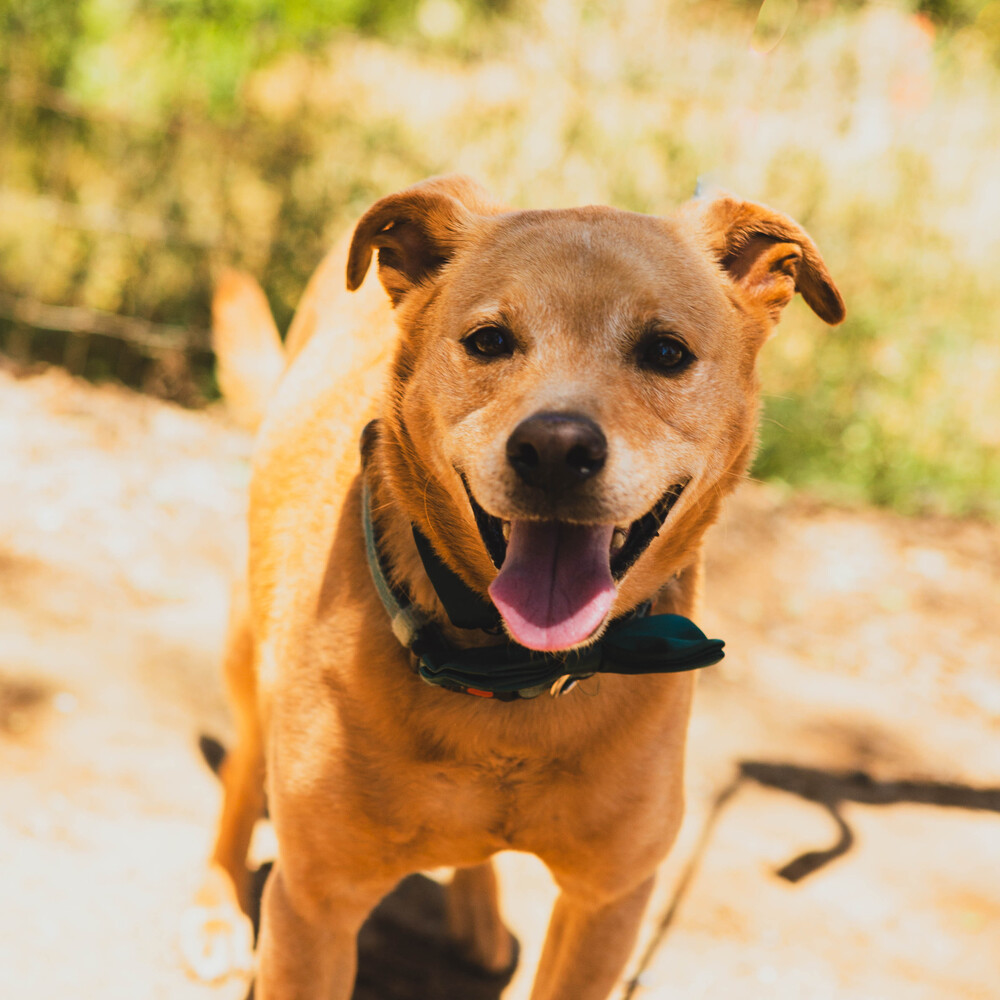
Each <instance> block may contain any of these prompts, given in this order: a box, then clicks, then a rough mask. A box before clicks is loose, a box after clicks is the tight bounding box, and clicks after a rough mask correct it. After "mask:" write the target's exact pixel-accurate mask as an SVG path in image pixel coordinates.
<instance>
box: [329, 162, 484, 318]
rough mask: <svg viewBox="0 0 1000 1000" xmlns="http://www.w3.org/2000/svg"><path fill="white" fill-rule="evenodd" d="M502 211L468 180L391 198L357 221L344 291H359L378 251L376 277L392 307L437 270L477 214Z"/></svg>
mask: <svg viewBox="0 0 1000 1000" xmlns="http://www.w3.org/2000/svg"><path fill="white" fill-rule="evenodd" d="M502 210H503V209H502V206H500V205H498V204H496V203H495V202H494V201H493V200H492V199H491V198H490V196H489V194H488V193H487V192H486V191H485V190H484V189H483V188H482V187H480V185H479V184H477V183H476V182H475V181H474V180H472V179H471V178H469V177H463V176H461V175H460V174H452V175H449V176H447V177H432V178H431V179H430V180H427V181H424V182H423V183H421V184H416V185H414V186H413V187H410V188H406V190H404V191H400V192H398V193H397V194H391V195H389V196H388V197H386V198H383V199H382V200H381V201H377V202H375V204H374V205H372V207H371V208H370V209H368V211H367V212H365V214H364V215H363V216H362V217H361V220H360V221H359V222H358V225H357V227H356V228H355V230H354V237H353V239H352V240H351V250H350V253H349V254H348V257H347V287H348V288H349V289H350V290H351V291H352V292H353V291H354V290H355V289H357V288H359V287H360V286H361V282H362V281H364V280H365V275H366V274H367V273H368V267H369V265H370V264H371V259H372V251H373V250H378V276H379V280H380V281H381V282H382V285H383V286H384V288H385V290H386V291H387V292H388V293H389V297H390V298H391V299H392V304H393V305H394V306H395V305H398V304H399V302H400V300H401V299H402V298H403V297H404V296H405V295H406V293H407V292H409V291H410V290H411V289H412V288H414V286H416V285H419V284H420V283H421V282H423V281H426V280H427V279H428V278H430V277H431V276H433V275H434V274H435V273H436V272H437V271H438V270H439V269H440V268H441V267H443V266H444V265H445V264H446V263H447V262H448V260H449V258H450V257H451V256H452V254H453V253H454V252H455V250H456V249H457V248H458V246H459V245H460V244H461V242H462V240H463V239H464V238H465V237H466V235H467V234H468V233H469V231H470V230H471V228H472V226H473V224H474V222H475V218H476V216H477V215H479V216H483V215H496V214H498V213H499V212H501V211H502Z"/></svg>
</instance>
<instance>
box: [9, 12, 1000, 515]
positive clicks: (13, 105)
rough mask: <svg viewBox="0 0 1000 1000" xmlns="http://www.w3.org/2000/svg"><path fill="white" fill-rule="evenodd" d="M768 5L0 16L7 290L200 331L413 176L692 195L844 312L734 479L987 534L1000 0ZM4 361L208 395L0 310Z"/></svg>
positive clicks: (159, 361) (816, 332)
mask: <svg viewBox="0 0 1000 1000" xmlns="http://www.w3.org/2000/svg"><path fill="white" fill-rule="evenodd" d="M759 8H760V5H759V4H757V3H751V2H742V0H674V2H673V3H670V2H667V0H655V2H654V0H630V2H629V3H628V4H615V3H611V2H610V0H606V2H604V0H602V2H598V0H591V2H574V0H540V2H538V3H530V4H529V3H528V2H527V0H523V2H522V3H520V4H518V3H516V2H515V3H498V2H493V3H487V2H483V0H478V2H476V0H464V2H459V0H406V2H401V3H396V2H393V0H380V2H371V0H328V2H326V3H307V2H306V0H296V2H295V3H292V4H280V3H278V2H277V0H213V2H201V0H199V2H197V3H195V2H194V0H170V2H159V3H154V2H139V0H133V2H132V3H125V2H122V0H82V2H80V3H69V2H68V0H58V2H46V0H0V38H2V39H3V42H2V43H0V44H2V49H0V88H2V89H0V95H2V99H0V292H6V293H8V294H9V295H13V296H19V297H23V298H30V299H33V300H39V301H42V302H46V303H54V304H63V305H78V306H85V307H88V308H90V309H94V310H107V311H111V312H115V313H119V314H124V315H126V316H135V317H141V318H144V319H146V320H152V321H154V322H156V323H163V324H171V325H178V324H179V325H181V326H183V327H184V328H186V329H188V330H191V331H203V330H204V329H205V328H206V327H207V325H208V313H207V309H208V298H209V293H210V284H211V274H212V271H213V269H214V268H215V267H216V266H217V265H219V264H221V263H235V264H238V265H241V266H243V267H246V268H248V269H249V270H251V271H252V272H253V273H255V274H256V275H257V276H258V277H259V278H260V279H261V280H262V282H263V284H264V287H265V289H266V291H267V293H268V296H269V298H270V300H271V303H272V306H273V308H274V311H275V314H276V317H277V318H278V320H279V323H281V324H284V323H286V322H287V321H288V319H289V318H290V316H291V313H292V311H293V309H294V305H295V302H296V300H297V298H298V296H299V294H300V293H301V290H302V288H303V285H304V283H305V281H306V280H307V278H308V276H309V274H310V273H311V271H312V269H313V267H314V266H315V264H316V263H317V262H318V260H319V259H320V257H321V255H322V253H323V251H324V249H325V248H326V247H327V246H328V245H329V244H330V243H331V242H332V240H333V239H334V238H335V236H336V235H337V234H338V233H339V232H340V231H341V230H342V229H343V228H344V227H345V226H347V225H350V223H351V222H352V221H353V220H354V219H355V218H356V217H357V216H358V215H359V214H360V213H361V212H362V211H363V210H364V209H365V208H366V207H367V205H368V204H369V203H370V202H371V201H372V200H374V199H375V198H376V197H378V196H380V195H382V194H384V193H386V192H388V191H390V190H393V189H395V188H399V187H402V186H404V185H406V184H410V183H413V182H414V181H416V180H418V179H420V178H421V177H424V176H427V175H429V174H433V173H438V172H442V171H451V170H461V171H465V172H467V173H471V174H473V175H475V176H477V177H479V178H480V179H481V180H483V181H484V182H485V183H486V184H487V185H488V186H489V187H491V188H492V189H493V190H494V192H495V193H496V194H497V195H499V196H501V197H503V198H506V199H508V200H509V201H511V203H513V204H515V205H521V206H525V207H533V206H550V205H551V206H554V205H570V204H580V203H588V202H608V203H611V204H615V205H618V206H620V207H623V208H629V209H635V210H638V211H644V212H659V211H668V210H670V209H671V208H672V207H673V206H675V205H676V204H677V203H678V202H680V201H682V200H684V199H685V198H687V197H689V196H690V195H691V193H692V192H693V190H694V187H695V184H696V182H697V180H698V178H699V177H706V176H707V177H708V179H709V180H711V181H713V182H715V183H718V184H720V185H721V186H724V187H726V188H729V189H731V190H733V191H736V192H738V193H739V194H741V195H743V196H745V197H748V198H753V199H755V200H760V201H765V202H768V203H770V204H772V205H774V206H775V207H777V208H780V209H781V210H783V211H786V212H788V213H789V214H791V215H793V216H794V217H796V218H797V219H798V220H799V221H800V222H802V223H803V225H805V226H806V228H807V229H809V231H810V232H811V233H812V234H813V236H814V237H815V238H816V241H817V243H818V244H819V246H820V247H821V249H822V250H823V252H824V255H825V257H826V259H827V262H828V264H829V266H830V268H831V270H832V272H833V274H834V275H835V277H836V278H837V280H838V283H839V284H840V286H841V289H842V291H843V293H844V296H845V299H846V301H847V303H848V320H847V322H846V323H845V324H844V325H843V326H842V327H839V328H837V329H836V330H832V331H830V330H826V329H825V328H823V327H822V326H821V324H819V322H818V321H817V320H815V318H814V317H812V316H811V314H810V313H809V312H808V310H807V309H806V308H805V307H804V306H802V305H801V304H799V303H796V304H795V305H793V307H791V308H790V309H789V310H788V312H787V315H786V318H785V319H784V320H783V322H782V324H781V326H780V328H779V330H778V334H777V336H776V337H775V339H774V341H773V342H772V343H771V344H769V345H768V347H767V349H766V352H765V357H764V361H763V370H764V381H765V393H766V414H765V420H764V423H763V425H762V446H761V451H760V455H759V458H758V461H757V465H756V467H755V475H757V476H761V477H764V478H768V479H772V480H778V481H783V482H786V483H788V484H790V485H792V486H796V487H803V486H804V487H808V488H810V489H812V490H815V491H817V492H819V493H821V494H822V495H824V496H826V497H829V498H832V499H835V500H838V501H843V502H865V501H867V502H875V503H878V504H884V505H888V506H891V507H894V508H896V509H898V510H902V511H926V510H930V511H938V512H942V513H947V514H979V515H986V516H992V517H996V516H1000V462H998V461H997V454H998V446H1000V338H998V337H997V335H996V322H995V320H994V317H995V316H997V315H998V314H1000V282H998V281H997V280H996V275H997V273H1000V195H998V193H997V184H996V178H997V177H998V176H1000V79H998V71H997V64H998V59H1000V0H991V2H984V0H922V2H921V3H920V5H919V11H918V8H917V6H916V5H914V4H909V5H907V4H906V3H903V2H902V0H900V2H898V3H880V4H875V3H863V2H860V0H858V2H850V3H846V2H845V3H834V2H832V0H825V2H824V0H812V2H809V0H801V2H796V0H767V3H765V4H764V5H763V9H762V10H759ZM758 12H759V14H760V18H759V20H758V19H757V15H758ZM755 25H756V28H755ZM191 343H192V345H194V344H196V343H197V336H196V335H195V334H192V335H191ZM0 344H5V345H6V348H7V350H8V351H11V352H14V353H17V352H21V353H28V354H31V355H32V356H34V357H43V358H47V359H50V360H56V361H61V362H64V363H67V364H69V365H70V367H75V368H76V369H77V370H80V371H82V372H84V373H86V374H88V375H90V376H91V377H107V376H116V377H119V378H123V379H125V380H127V381H130V382H132V383H133V384H140V385H144V386H145V387H146V388H148V389H150V390H152V391H157V392H160V393H161V394H165V395H171V396H174V397H175V398H180V399H182V400H184V401H186V402H189V403H190V402H197V401H198V400H199V399H202V398H204V397H205V396H208V395H211V393H212V392H213V387H212V383H211V378H210V369H209V366H208V361H209V358H208V355H207V354H206V353H205V352H204V350H203V348H198V349H196V350H193V352H189V353H185V352H178V351H176V350H172V349H162V350H144V351H138V352H137V351H136V350H135V349H134V348H132V347H130V346H129V345H128V344H118V343H113V342H111V341H108V340H107V339H106V338H104V339H102V338H101V337H99V336H93V335H90V336H82V335H79V334H77V335H71V336H65V335H63V336H62V338H61V339H60V334H59V333H58V331H56V332H50V333H40V332H37V331H30V330H25V328H24V325H23V323H22V324H18V323H16V322H11V321H10V320H9V319H8V320H7V321H6V322H3V321H0ZM81 345H82V346H81Z"/></svg>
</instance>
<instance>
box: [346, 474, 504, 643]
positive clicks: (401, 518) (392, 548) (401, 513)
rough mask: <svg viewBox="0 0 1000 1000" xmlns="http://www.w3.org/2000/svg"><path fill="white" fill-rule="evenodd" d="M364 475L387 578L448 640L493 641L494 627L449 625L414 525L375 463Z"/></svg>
mask: <svg viewBox="0 0 1000 1000" xmlns="http://www.w3.org/2000/svg"><path fill="white" fill-rule="evenodd" d="M364 474H365V477H366V479H367V481H368V488H369V490H370V491H371V496H372V519H373V521H374V524H375V529H376V531H377V533H378V539H379V548H380V550H381V553H382V556H383V559H384V561H385V565H386V572H387V575H388V576H389V579H390V581H391V582H392V583H393V584H395V585H396V586H398V587H400V588H401V589H402V590H404V591H406V592H407V593H408V594H409V596H410V598H411V600H412V601H413V603H414V604H416V605H417V607H419V608H420V609H421V610H422V611H423V612H424V613H425V614H426V615H427V617H429V618H431V619H432V620H433V621H434V622H435V623H436V624H437V625H438V626H439V628H440V629H441V632H442V634H443V635H444V636H445V638H446V639H447V640H448V641H449V642H452V643H454V644H455V645H456V646H462V647H467V648H473V647H477V646H490V645H493V644H495V643H496V641H497V638H496V632H495V631H493V630H491V631H485V630H483V629H475V628H458V627H457V626H455V625H453V624H452V622H451V619H450V618H449V616H448V612H447V609H446V608H445V606H444V603H443V602H442V600H441V598H440V596H439V595H438V592H437V589H436V588H435V586H434V583H433V582H432V580H431V578H430V577H429V576H428V573H427V570H426V568H425V567H424V563H423V560H422V559H421V557H420V553H419V551H418V550H417V545H416V542H415V540H414V534H413V525H412V524H411V522H410V519H409V517H408V516H407V514H406V512H405V510H403V508H402V506H401V505H400V504H399V503H398V502H397V501H396V500H395V498H393V496H392V494H391V491H390V489H389V487H388V484H387V483H386V482H385V480H384V478H383V477H382V476H381V475H380V474H379V471H378V467H377V462H369V463H367V467H366V469H365V473H364ZM484 599H485V600H488V598H484Z"/></svg>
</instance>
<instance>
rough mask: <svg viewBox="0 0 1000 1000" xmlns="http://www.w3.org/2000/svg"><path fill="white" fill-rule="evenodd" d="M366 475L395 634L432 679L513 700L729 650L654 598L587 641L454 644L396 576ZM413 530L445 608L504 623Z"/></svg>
mask: <svg viewBox="0 0 1000 1000" xmlns="http://www.w3.org/2000/svg"><path fill="white" fill-rule="evenodd" d="M362 482H363V489H362V501H361V511H362V514H361V516H362V521H363V526H364V536H365V553H366V555H367V558H368V568H369V569H370V570H371V575H372V581H373V583H374V584H375V589H376V591H377V592H378V595H379V598H380V599H381V601H382V604H383V606H384V607H385V610H386V613H387V614H388V616H389V620H390V622H391V624H392V631H393V634H394V635H395V636H396V638H397V639H398V640H399V642H400V644H401V645H403V646H404V647H405V648H407V649H409V650H410V652H411V653H412V654H413V659H414V663H415V668H416V671H417V673H418V674H419V675H420V677H421V678H422V679H423V680H424V681H426V682H427V683H428V684H432V685H434V686H435V687H442V688H446V689H447V690H449V691H459V692H462V693H464V694H471V695H477V696H478V697H480V698H496V699H498V700H500V701H514V700H516V699H520V698H535V697H537V696H538V695H540V694H542V693H543V692H544V691H549V692H550V693H551V694H553V695H558V694H563V693H565V692H566V691H568V690H569V689H570V688H571V687H572V686H573V685H574V684H575V683H576V682H577V681H578V680H582V679H584V678H586V677H591V676H593V675H594V674H596V673H613V674H667V673H680V672H683V671H687V670H697V669H699V668H700V667H707V666H710V665H711V664H713V663H718V662H719V660H721V659H722V658H723V656H724V655H725V654H724V653H723V651H722V647H723V645H724V643H723V641H722V640H721V639H709V638H707V637H706V636H705V633H704V632H702V631H701V629H699V628H698V626H697V625H695V624H694V622H692V621H691V620H690V619H688V618H685V617H683V616H682V615H650V614H649V610H650V605H649V604H648V603H646V604H643V605H641V606H640V607H638V608H636V609H635V611H633V612H631V613H630V614H628V615H626V616H625V617H622V618H619V619H616V620H615V621H613V622H612V623H611V624H610V625H609V626H608V628H607V630H606V631H605V633H604V635H603V636H601V638H600V639H598V640H597V641H596V642H594V643H592V644H591V645H589V646H587V647H586V648H584V649H579V650H576V649H574V650H570V651H569V652H566V653H539V652H536V651H534V650H530V649H527V648H525V647H524V646H521V645H519V644H517V643H515V642H509V641H508V642H504V643H501V644H499V645H495V646H477V647H472V648H470V649H462V648H460V647H458V646H455V645H454V644H453V643H451V642H449V641H448V640H447V639H446V638H445V636H444V634H443V633H442V631H441V629H440V627H439V626H438V625H437V623H436V622H434V621H433V620H432V619H431V618H429V617H428V616H427V615H425V614H424V613H423V612H422V611H421V610H420V609H419V608H418V607H416V605H414V603H413V601H412V599H411V598H410V595H409V593H408V592H407V590H406V588H405V587H402V586H399V585H396V584H393V583H392V582H391V581H390V579H389V576H388V574H387V573H386V569H385V565H384V561H383V558H382V554H381V552H380V551H379V547H378V539H377V537H376V534H375V525H374V523H373V521H372V514H371V493H370V490H369V487H368V481H367V477H365V476H362ZM414 538H415V540H416V542H417V550H418V552H419V553H420V556H421V559H422V560H423V561H424V565H425V568H427V570H428V575H429V577H430V579H431V583H432V585H433V586H434V587H435V589H436V590H437V591H438V596H439V597H442V596H446V597H447V598H448V602H447V604H446V611H447V612H448V615H449V617H450V618H452V620H453V621H454V623H455V624H457V625H459V626H460V627H462V628H487V629H489V630H492V629H493V627H494V626H495V625H499V624H500V616H499V614H498V613H497V611H496V609H495V608H493V609H492V612H491V611H490V607H491V606H490V605H488V604H487V602H486V601H485V600H484V599H483V598H482V597H480V596H479V595H478V594H476V593H475V592H474V591H472V590H471V589H470V588H468V587H467V586H466V585H465V583H464V582H463V581H462V580H461V579H460V578H459V577H458V576H457V575H456V574H455V573H453V572H452V571H451V570H450V569H449V568H448V567H447V566H445V564H444V563H443V562H442V561H441V560H440V558H439V557H438V556H437V554H436V553H435V552H434V550H433V548H432V546H431V544H430V542H429V541H428V540H427V539H426V538H425V537H424V536H423V535H422V534H421V533H420V532H419V531H417V529H416V528H414ZM425 552H427V553H429V554H430V555H429V556H428V555H425ZM442 571H443V572H442ZM442 590H443V591H444V592H445V594H444V595H442ZM462 591H464V592H465V593H462ZM456 617H457V618H458V619H459V620H458V621H455V618H456ZM476 622H478V624H476ZM463 623H464V624H463Z"/></svg>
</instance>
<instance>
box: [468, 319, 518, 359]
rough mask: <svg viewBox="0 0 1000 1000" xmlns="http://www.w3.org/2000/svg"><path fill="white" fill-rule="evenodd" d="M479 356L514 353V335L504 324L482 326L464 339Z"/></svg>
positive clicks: (469, 348) (497, 355)
mask: <svg viewBox="0 0 1000 1000" xmlns="http://www.w3.org/2000/svg"><path fill="white" fill-rule="evenodd" d="M462 343H463V344H464V345H465V349H466V350H467V351H468V352H469V353H470V354H471V355H473V356H474V357H477V358H503V357H508V356H509V355H511V354H513V353H514V337H513V335H512V334H511V332H510V330H505V329H504V328H503V327H502V326H481V327H480V328H479V329H478V330H473V331H472V333H470V334H469V335H468V336H467V337H466V338H465V340H463V341H462Z"/></svg>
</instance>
